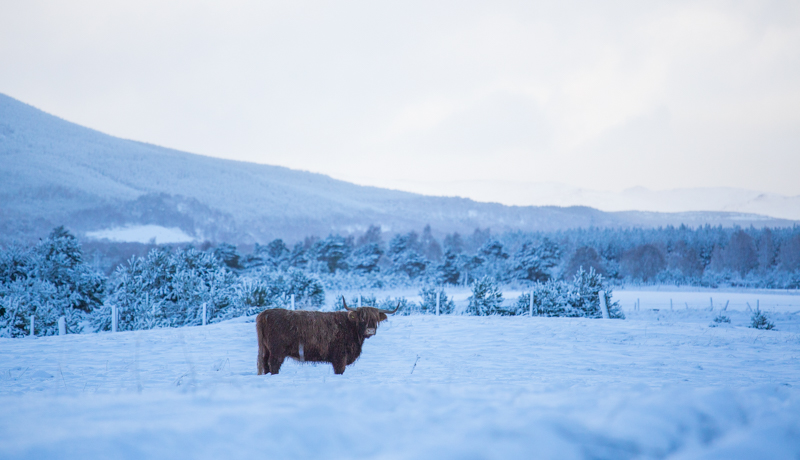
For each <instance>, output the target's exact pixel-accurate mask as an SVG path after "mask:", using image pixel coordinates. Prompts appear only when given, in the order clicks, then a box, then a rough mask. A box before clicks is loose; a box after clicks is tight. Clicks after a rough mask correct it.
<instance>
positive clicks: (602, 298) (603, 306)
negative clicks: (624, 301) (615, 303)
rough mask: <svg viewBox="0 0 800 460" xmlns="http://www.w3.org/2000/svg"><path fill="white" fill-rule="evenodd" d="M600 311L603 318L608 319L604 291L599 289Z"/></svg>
mask: <svg viewBox="0 0 800 460" xmlns="http://www.w3.org/2000/svg"><path fill="white" fill-rule="evenodd" d="M599 295H600V311H601V312H602V313H603V318H605V319H609V315H608V305H606V293H605V292H603V291H600V294H599Z"/></svg>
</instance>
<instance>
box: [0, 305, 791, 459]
mask: <svg viewBox="0 0 800 460" xmlns="http://www.w3.org/2000/svg"><path fill="white" fill-rule="evenodd" d="M626 313H627V314H628V315H629V318H628V319H626V320H597V319H579V318H572V319H570V318H530V317H483V318H482V317H463V316H442V317H434V316H410V317H394V318H391V319H390V320H389V321H388V324H385V325H383V326H382V327H381V328H380V329H379V330H378V334H377V335H376V336H375V337H374V338H371V339H369V340H368V341H367V343H366V345H365V349H364V353H363V355H362V357H361V359H360V360H359V361H357V362H356V363H355V364H354V365H352V366H350V367H348V368H347V370H346V372H345V374H344V375H343V376H334V375H333V373H332V370H331V367H330V366H328V365H317V366H315V365H307V364H306V365H302V364H298V363H294V362H287V363H286V364H285V365H284V366H283V367H282V369H281V373H280V374H279V375H277V376H257V375H255V371H256V367H255V358H256V337H255V330H254V324H253V323H252V322H249V321H252V318H250V319H249V321H248V320H245V319H239V320H234V321H230V322H227V323H221V324H215V325H211V326H206V327H188V328H181V329H160V330H151V331H139V332H127V333H117V334H111V333H100V334H87V335H68V336H64V337H58V336H56V337H47V338H36V339H0V406H1V407H3V410H2V411H0V458H9V459H11V458H63V459H69V458H81V459H84V458H165V459H166V458H169V459H173V458H387V459H388V458H409V459H411V458H415V459H416V458H431V459H441V458H496V459H509V458H554V459H555V458H558V459H571V458H587V459H588V458H593V459H604V458H608V459H633V458H681V459H689V458H718V459H736V458H742V459H754V458H764V459H767V458H769V459H782V458H787V459H788V458H797V456H798V455H800V361H798V356H800V337H798V335H797V334H796V333H795V332H788V330H792V329H794V330H797V329H796V326H797V323H798V315H797V313H794V314H791V313H787V314H785V315H781V316H780V317H779V318H777V317H776V324H777V326H778V329H786V330H777V331H762V330H755V329H748V328H744V327H739V326H726V327H713V328H712V327H709V323H710V320H711V317H712V316H713V314H714V312H709V311H705V310H694V309H693V310H689V311H681V312H669V311H663V310H661V311H659V312H652V311H649V312H647V313H646V314H645V313H644V312H632V311H629V310H628V311H626ZM735 323H736V322H735V321H734V324H735Z"/></svg>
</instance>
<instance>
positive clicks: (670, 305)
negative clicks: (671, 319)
mask: <svg viewBox="0 0 800 460" xmlns="http://www.w3.org/2000/svg"><path fill="white" fill-rule="evenodd" d="M669 311H672V299H669Z"/></svg>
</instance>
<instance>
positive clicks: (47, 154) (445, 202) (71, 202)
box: [0, 95, 792, 242]
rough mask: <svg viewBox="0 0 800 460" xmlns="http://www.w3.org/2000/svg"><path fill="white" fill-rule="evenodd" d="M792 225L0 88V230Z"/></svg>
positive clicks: (242, 233)
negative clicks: (308, 163) (23, 96)
mask: <svg viewBox="0 0 800 460" xmlns="http://www.w3.org/2000/svg"><path fill="white" fill-rule="evenodd" d="M683 222H686V223H689V224H692V225H697V224H704V223H710V224H714V225H716V224H721V225H733V224H741V225H750V224H751V223H752V224H754V225H757V226H762V225H773V226H782V225H791V224H792V222H790V221H787V220H776V219H771V218H763V217H759V216H754V215H743V214H737V213H732V214H725V213H716V214H715V213H704V214H702V215H698V214H694V215H683V214H652V213H619V214H613V213H605V212H601V211H598V210H596V209H591V208H587V207H571V208H561V207H511V206H503V205H500V204H493V203H478V202H475V201H472V200H468V199H464V198H452V197H451V198H445V197H431V196H422V195H416V194H412V193H406V192H399V191H394V190H387V189H380V188H376V187H363V186H358V185H354V184H350V183H347V182H344V181H339V180H334V179H332V178H330V177H327V176H324V175H321V174H313V173H309V172H304V171H294V170H290V169H288V168H283V167H277V166H269V165H261V164H253V163H244V162H236V161H228V160H221V159H217V158H211V157H205V156H200V155H193V154H189V153H184V152H179V151H175V150H170V149H166V148H162V147H157V146H153V145H148V144H143V143H140V142H133V141H128V140H124V139H119V138H115V137H112V136H108V135H105V134H102V133H99V132H97V131H93V130H91V129H87V128H84V127H81V126H78V125H75V124H73V123H69V122H67V121H64V120H61V119H59V118H57V117H54V116H51V115H48V114H46V113H44V112H42V111H40V110H37V109H35V108H33V107H31V106H28V105H26V104H23V103H21V102H19V101H16V100H14V99H12V98H9V97H7V96H4V95H0V237H2V238H11V237H17V238H20V239H25V238H29V239H33V240H35V239H36V238H37V237H40V236H42V235H43V234H45V233H46V232H47V231H49V230H50V229H51V228H52V227H53V226H55V225H60V224H66V225H67V226H68V227H69V228H71V229H72V230H73V231H77V232H79V233H83V232H100V231H109V230H114V229H119V228H125V227H129V226H146V225H154V226H159V227H163V228H177V229H180V230H181V231H182V232H183V233H185V234H186V235H189V236H190V237H192V238H195V239H200V240H202V239H209V240H217V241H219V240H227V241H230V242H253V241H259V242H266V241H268V240H270V239H272V238H275V237H282V238H286V239H290V240H291V239H297V238H302V237H303V236H305V235H309V234H316V235H323V236H324V235H327V234H328V233H342V234H349V233H352V232H358V231H363V230H365V229H366V228H367V227H368V226H369V225H370V224H376V225H381V226H382V227H383V228H384V229H385V230H387V231H393V232H394V231H409V230H412V229H414V230H420V229H421V228H422V227H424V225H426V224H430V225H431V226H432V227H433V228H434V230H435V231H436V232H452V231H460V232H464V233H470V232H472V231H473V230H474V229H475V228H476V227H480V228H486V227H491V229H492V230H493V231H495V232H502V231H504V230H515V229H521V230H553V229H559V228H574V227H579V226H583V227H587V226H625V227H627V226H630V225H644V226H652V225H665V224H680V223H683Z"/></svg>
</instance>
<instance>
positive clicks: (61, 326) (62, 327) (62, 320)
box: [58, 316, 67, 335]
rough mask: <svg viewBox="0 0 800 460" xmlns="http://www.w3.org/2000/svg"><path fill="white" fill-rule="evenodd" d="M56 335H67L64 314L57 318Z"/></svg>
mask: <svg viewBox="0 0 800 460" xmlns="http://www.w3.org/2000/svg"><path fill="white" fill-rule="evenodd" d="M58 335H67V318H66V317H64V316H61V317H59V318H58Z"/></svg>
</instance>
